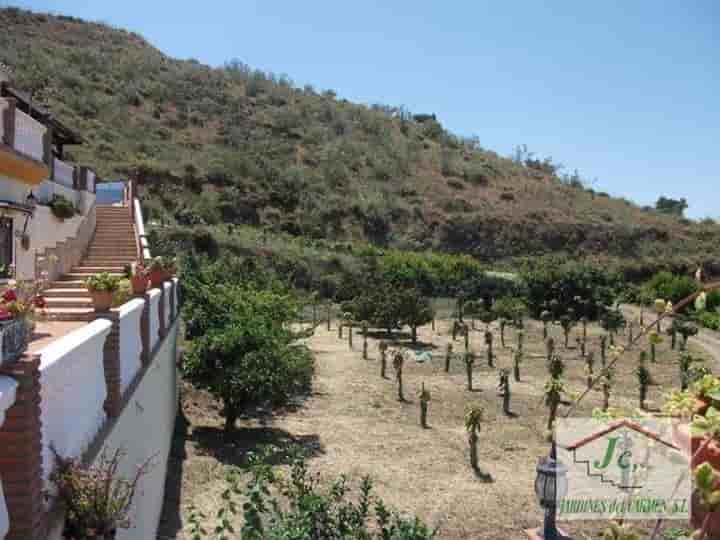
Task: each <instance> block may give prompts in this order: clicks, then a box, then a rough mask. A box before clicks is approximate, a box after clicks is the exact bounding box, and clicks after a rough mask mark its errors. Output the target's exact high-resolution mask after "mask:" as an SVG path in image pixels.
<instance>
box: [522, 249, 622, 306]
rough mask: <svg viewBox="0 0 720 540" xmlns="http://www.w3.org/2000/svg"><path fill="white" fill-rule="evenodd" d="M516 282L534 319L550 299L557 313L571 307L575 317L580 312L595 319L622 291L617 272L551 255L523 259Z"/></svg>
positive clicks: (547, 304) (620, 280) (620, 279)
mask: <svg viewBox="0 0 720 540" xmlns="http://www.w3.org/2000/svg"><path fill="white" fill-rule="evenodd" d="M520 281H521V284H522V286H523V288H524V289H525V295H526V299H527V305H528V308H529V310H530V313H531V314H532V316H533V317H535V318H537V317H539V315H540V312H542V311H543V310H546V309H549V305H550V302H551V301H553V300H555V301H557V303H558V304H557V308H556V309H557V311H558V312H559V313H565V312H567V310H568V309H573V310H575V313H576V314H577V315H578V316H580V315H581V314H583V313H584V314H585V315H586V316H588V317H589V318H591V319H595V318H597V317H598V316H599V315H600V314H601V312H602V311H603V307H604V306H610V305H612V304H613V303H614V301H615V300H616V299H617V298H618V296H619V294H620V292H621V291H622V290H623V281H622V278H621V276H620V275H619V274H616V273H614V272H610V271H608V270H607V269H605V268H603V267H601V266H597V265H592V264H588V263H585V262H575V261H570V260H567V259H565V258H563V257H554V256H548V257H538V258H536V259H532V260H530V261H527V262H526V263H525V264H524V265H523V266H522V269H521V271H520ZM580 301H585V302H587V305H583V304H582V303H581V302H580Z"/></svg>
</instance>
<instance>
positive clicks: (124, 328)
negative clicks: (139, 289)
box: [118, 298, 145, 394]
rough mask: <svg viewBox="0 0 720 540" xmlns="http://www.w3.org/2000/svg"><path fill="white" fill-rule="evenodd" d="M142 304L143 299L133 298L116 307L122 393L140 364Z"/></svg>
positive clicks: (143, 304) (143, 302) (143, 303)
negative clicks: (118, 319) (118, 321)
mask: <svg viewBox="0 0 720 540" xmlns="http://www.w3.org/2000/svg"><path fill="white" fill-rule="evenodd" d="M144 306H145V300H143V299H142V298H135V299H133V300H130V301H129V302H127V303H125V304H123V305H122V306H120V308H119V309H118V311H119V313H120V389H121V391H122V393H123V394H124V393H125V390H126V389H127V387H128V385H129V384H130V383H131V382H132V381H133V379H134V378H135V374H136V373H137V372H138V371H139V370H140V367H141V366H142V361H141V359H140V355H141V354H142V337H141V334H140V317H141V315H142V312H143V307H144Z"/></svg>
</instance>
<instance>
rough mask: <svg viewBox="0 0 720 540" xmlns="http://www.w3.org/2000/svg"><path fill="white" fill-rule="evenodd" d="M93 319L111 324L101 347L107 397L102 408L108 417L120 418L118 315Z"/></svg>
mask: <svg viewBox="0 0 720 540" xmlns="http://www.w3.org/2000/svg"><path fill="white" fill-rule="evenodd" d="M95 319H107V320H109V321H110V322H111V323H112V328H111V329H110V334H108V337H107V338H106V339H105V345H104V346H103V367H104V369H105V384H106V386H107V397H106V398H105V404H104V406H103V408H104V409H105V412H106V413H107V415H108V417H110V418H115V417H117V416H120V409H121V408H122V392H121V391H120V314H119V313H118V312H117V311H105V312H101V313H98V314H97V315H96V316H95Z"/></svg>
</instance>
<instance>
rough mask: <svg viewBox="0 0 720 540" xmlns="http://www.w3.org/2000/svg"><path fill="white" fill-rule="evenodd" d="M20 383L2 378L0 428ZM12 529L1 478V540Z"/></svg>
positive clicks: (0, 380)
mask: <svg viewBox="0 0 720 540" xmlns="http://www.w3.org/2000/svg"><path fill="white" fill-rule="evenodd" d="M17 386H18V383H17V381H15V379H11V378H10V377H0V426H2V425H3V422H4V421H5V411H7V410H8V409H9V408H10V407H12V405H13V403H15V392H16V390H17ZM9 528H10V519H9V518H8V513H7V507H6V506H5V495H4V494H3V489H2V478H0V540H2V539H3V538H5V535H6V534H7V532H8V530H9Z"/></svg>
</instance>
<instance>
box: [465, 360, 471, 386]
mask: <svg viewBox="0 0 720 540" xmlns="http://www.w3.org/2000/svg"><path fill="white" fill-rule="evenodd" d="M472 368H473V367H472V364H471V363H470V362H465V371H466V372H467V389H468V390H470V391H472V389H473V386H472V384H473V380H472V379H473V372H472Z"/></svg>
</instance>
